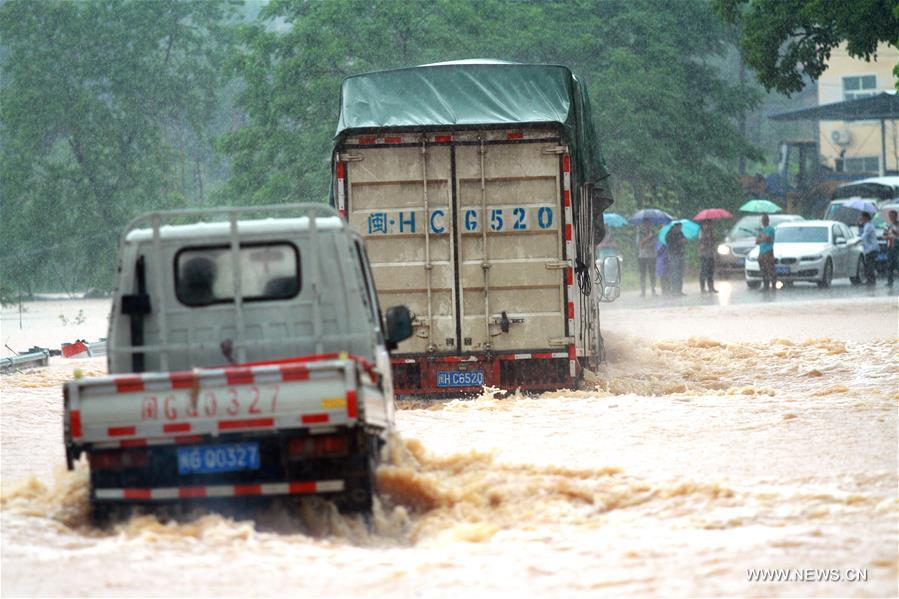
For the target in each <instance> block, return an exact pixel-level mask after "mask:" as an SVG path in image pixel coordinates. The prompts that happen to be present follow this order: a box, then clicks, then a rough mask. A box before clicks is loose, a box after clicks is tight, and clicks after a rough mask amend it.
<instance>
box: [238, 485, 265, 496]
mask: <svg viewBox="0 0 899 599" xmlns="http://www.w3.org/2000/svg"><path fill="white" fill-rule="evenodd" d="M234 494H235V495H237V496H238V497H240V496H241V495H262V485H234Z"/></svg>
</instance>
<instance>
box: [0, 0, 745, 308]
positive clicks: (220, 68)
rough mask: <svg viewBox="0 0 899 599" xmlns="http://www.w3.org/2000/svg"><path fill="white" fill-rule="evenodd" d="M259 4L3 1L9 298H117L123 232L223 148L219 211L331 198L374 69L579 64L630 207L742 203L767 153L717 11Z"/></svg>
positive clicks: (570, 0) (607, 4) (522, 2)
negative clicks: (107, 290) (357, 78)
mask: <svg viewBox="0 0 899 599" xmlns="http://www.w3.org/2000/svg"><path fill="white" fill-rule="evenodd" d="M255 8H256V5H252V6H245V7H244V10H243V11H241V10H240V9H239V7H238V6H232V3H231V2H230V0H203V1H193V0H81V1H79V2H71V1H68V0H43V1H41V2H34V1H33V0H6V1H5V2H2V3H0V60H2V66H3V77H2V79H0V127H2V140H0V157H2V164H0V184H2V195H3V206H2V210H3V214H2V222H0V235H2V237H3V240H4V244H3V248H2V249H0V276H2V278H3V281H2V282H3V284H4V286H6V287H9V288H13V289H16V290H20V289H24V290H26V291H29V290H31V289H32V288H33V287H34V286H41V287H44V288H46V287H48V286H52V287H54V288H57V289H59V288H68V289H74V288H76V287H77V288H82V289H83V288H85V287H87V286H105V285H108V284H109V282H110V280H111V274H112V268H111V257H112V250H113V248H114V244H115V239H116V236H117V234H118V233H119V232H120V230H121V227H122V226H123V225H124V223H125V222H126V221H127V220H128V219H129V218H130V217H132V216H133V215H134V214H136V213H139V212H141V211H144V210H147V209H151V208H158V207H164V206H174V205H183V204H185V203H201V202H203V201H204V199H205V198H207V197H209V195H210V192H209V190H208V189H207V190H205V191H204V189H203V177H201V176H199V175H198V176H196V177H192V176H191V172H192V171H194V170H196V171H198V172H199V171H200V170H202V169H203V168H206V169H210V168H212V164H213V162H214V160H215V159H214V158H213V156H212V152H211V140H212V138H214V137H215V138H218V141H217V147H218V149H219V150H221V151H222V152H223V154H224V155H226V156H227V158H228V161H227V162H226V163H225V164H224V166H223V167H221V168H219V171H218V172H220V173H221V176H222V178H223V179H224V178H225V177H226V176H227V184H226V185H225V186H224V188H223V189H222V190H220V191H218V192H214V193H213V194H212V195H213V197H214V199H215V200H216V201H218V202H227V203H236V204H246V203H256V204H258V203H278V202H285V201H309V200H313V201H314V200H324V199H325V197H326V196H327V189H328V184H329V177H330V166H329V158H330V149H331V138H332V135H333V132H334V129H335V125H336V121H337V115H338V110H339V91H340V82H341V80H342V79H343V78H344V77H346V76H348V75H351V74H356V73H361V72H365V71H371V70H376V69H384V68H392V67H403V66H409V65H416V64H423V63H429V62H437V61H444V60H456V59H464V58H478V57H485V58H501V59H507V60H517V61H523V62H549V63H558V64H564V65H568V66H570V67H571V68H572V69H573V70H574V71H575V72H576V73H577V74H578V75H579V76H581V78H582V79H584V80H585V81H586V83H587V84H588V89H589V92H590V96H591V99H592V104H593V113H594V118H595V125H596V127H597V131H598V132H599V135H600V138H601V141H602V144H603V149H604V153H605V155H606V157H607V160H608V162H609V167H610V170H611V171H612V175H613V177H612V181H613V184H614V185H615V187H616V193H617V198H618V202H619V204H618V206H617V209H618V210H620V211H627V210H629V209H630V208H632V207H634V206H635V205H638V204H650V203H651V204H655V205H659V206H660V207H663V208H667V209H669V210H672V211H674V212H677V213H678V214H682V215H689V214H691V213H692V212H691V211H692V210H693V209H694V208H698V207H700V206H706V205H723V206H724V207H734V205H735V204H736V202H738V201H739V199H740V198H739V197H738V196H739V188H738V186H737V179H736V176H735V175H736V172H737V165H738V163H739V162H740V161H741V160H742V159H756V158H758V156H759V154H758V153H757V151H756V150H755V148H753V147H752V146H751V145H750V144H748V143H747V142H746V141H745V140H744V139H743V136H741V135H740V132H739V130H738V126H737V123H738V122H739V119H740V117H741V115H743V114H745V112H746V111H747V110H748V109H749V108H751V107H752V106H754V105H755V104H756V102H757V100H758V94H757V93H755V92H754V91H753V90H751V89H749V88H748V87H747V86H745V85H743V84H742V83H741V82H739V81H735V80H733V78H732V77H726V76H724V73H723V65H724V64H725V63H724V57H725V54H726V53H727V52H728V51H730V52H731V53H732V52H733V40H734V36H733V32H732V30H731V29H728V28H727V27H726V26H725V25H724V24H723V23H722V22H721V20H720V19H719V18H718V17H717V16H716V15H715V13H714V11H713V10H712V8H711V5H710V4H709V3H708V1H707V0H679V1H678V2H674V3H661V4H660V3H658V2H656V1H655V0H519V1H515V2H510V1H508V0H429V1H425V0H412V1H409V0H271V2H269V3H267V4H265V5H264V6H262V8H261V11H260V13H259V17H258V18H257V19H255V20H252V21H249V20H247V19H248V16H247V15H250V14H252V13H255ZM239 18H243V19H244V21H243V24H242V25H239V26H238V25H237V21H238V19H239ZM232 97H234V98H236V102H237V103H238V106H239V109H238V110H235V111H234V112H232V113H229V112H228V110H229V108H230V105H229V101H230V99H232ZM223 132H227V133H226V134H225V135H220V134H221V133H223ZM216 164H218V165H219V166H221V163H216Z"/></svg>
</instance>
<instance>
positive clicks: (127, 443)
mask: <svg viewBox="0 0 899 599" xmlns="http://www.w3.org/2000/svg"><path fill="white" fill-rule="evenodd" d="M146 445H147V440H146V439H125V440H124V441H120V442H119V447H145V446H146Z"/></svg>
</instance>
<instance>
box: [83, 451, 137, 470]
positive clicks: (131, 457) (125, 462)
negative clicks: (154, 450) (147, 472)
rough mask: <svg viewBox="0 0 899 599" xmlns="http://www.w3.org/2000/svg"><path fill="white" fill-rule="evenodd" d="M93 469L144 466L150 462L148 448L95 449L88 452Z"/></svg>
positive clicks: (122, 468) (120, 468)
mask: <svg viewBox="0 0 899 599" xmlns="http://www.w3.org/2000/svg"><path fill="white" fill-rule="evenodd" d="M88 461H89V462H90V466H91V469H92V470H124V469H125V468H143V467H145V466H147V465H148V464H149V463H150V456H149V454H148V453H147V450H146V449H127V450H112V451H93V452H90V453H89V454H88Z"/></svg>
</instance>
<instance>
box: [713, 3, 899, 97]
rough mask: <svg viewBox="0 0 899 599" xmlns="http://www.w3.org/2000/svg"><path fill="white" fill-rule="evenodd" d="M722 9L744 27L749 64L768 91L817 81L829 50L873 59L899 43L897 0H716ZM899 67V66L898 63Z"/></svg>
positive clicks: (785, 90) (790, 89)
mask: <svg viewBox="0 0 899 599" xmlns="http://www.w3.org/2000/svg"><path fill="white" fill-rule="evenodd" d="M714 5H715V8H716V10H717V11H718V13H719V14H720V15H721V16H722V17H723V18H724V19H725V20H726V21H728V22H730V23H739V24H740V26H741V29H742V35H741V38H740V47H741V49H742V51H743V56H744V58H745V60H746V63H747V64H748V65H749V66H751V67H752V68H753V69H754V70H755V71H756V72H757V74H758V78H759V81H760V82H761V83H762V84H763V85H764V86H765V88H766V89H768V90H772V89H775V90H777V91H780V92H783V93H786V94H790V93H794V92H797V91H799V90H801V89H802V88H803V87H804V86H805V82H806V80H807V79H806V76H807V77H810V78H812V79H818V77H820V76H821V74H822V73H823V72H824V70H825V69H826V68H827V61H828V60H829V59H830V51H831V50H832V49H833V48H835V47H837V46H838V45H840V44H841V43H843V42H845V43H846V49H847V51H848V52H849V55H850V56H854V57H856V58H863V59H864V60H871V59H872V58H874V57H875V56H876V54H877V46H878V44H880V43H888V44H891V45H893V46H897V47H899V6H897V5H896V2H895V0H852V1H851V2H848V1H845V0H714ZM897 66H899V65H897Z"/></svg>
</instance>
